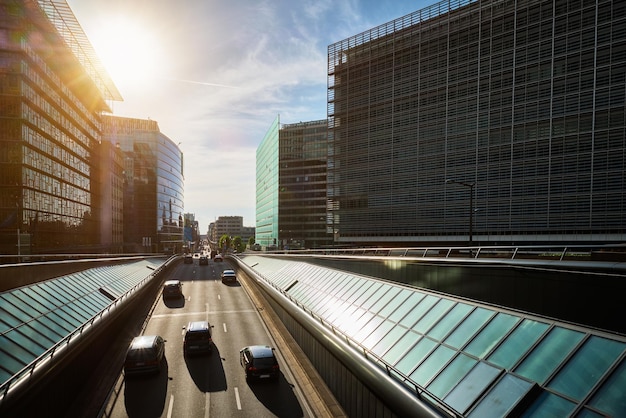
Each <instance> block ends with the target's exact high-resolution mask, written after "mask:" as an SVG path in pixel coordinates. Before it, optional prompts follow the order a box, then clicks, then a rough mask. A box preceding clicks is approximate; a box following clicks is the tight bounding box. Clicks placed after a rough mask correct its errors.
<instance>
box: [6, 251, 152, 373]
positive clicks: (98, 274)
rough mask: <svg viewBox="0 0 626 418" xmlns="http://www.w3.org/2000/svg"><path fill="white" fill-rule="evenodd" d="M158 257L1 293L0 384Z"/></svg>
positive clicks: (126, 287) (130, 285) (113, 296)
mask: <svg viewBox="0 0 626 418" xmlns="http://www.w3.org/2000/svg"><path fill="white" fill-rule="evenodd" d="M163 261H164V260H163V259H147V260H141V261H136V262H132V263H128V264H123V265H114V266H102V267H96V268H92V269H88V270H85V271H81V272H78V273H73V274H69V275H66V276H62V277H58V278H55V279H50V280H46V281H44V282H39V283H36V284H33V285H29V286H24V287H20V288H17V289H13V290H10V291H6V292H3V293H0V384H3V383H5V382H6V381H7V380H8V379H10V378H11V377H12V376H14V375H15V374H17V373H18V372H19V371H20V370H22V369H23V368H24V367H26V366H28V365H29V364H30V363H31V362H33V361H34V360H35V359H36V358H37V357H39V356H40V355H41V354H43V353H45V352H46V351H47V350H49V349H50V348H52V347H53V346H54V345H55V344H57V343H59V342H60V341H62V340H63V339H64V338H66V337H67V336H68V335H70V334H72V333H73V332H74V331H76V330H77V329H78V328H80V327H81V326H83V325H84V324H86V323H88V322H89V321H90V320H91V319H92V318H94V316H96V315H97V314H98V313H100V312H101V311H102V310H104V309H105V308H106V307H108V306H109V305H111V304H112V303H113V302H114V301H115V300H116V299H118V298H119V297H120V296H122V295H123V294H125V293H126V292H128V291H129V290H131V289H132V288H133V287H134V286H136V285H138V284H139V283H141V281H142V280H144V279H146V278H148V277H149V276H150V275H151V274H152V273H153V270H156V269H157V268H158V267H159V266H160V265H162V264H163Z"/></svg>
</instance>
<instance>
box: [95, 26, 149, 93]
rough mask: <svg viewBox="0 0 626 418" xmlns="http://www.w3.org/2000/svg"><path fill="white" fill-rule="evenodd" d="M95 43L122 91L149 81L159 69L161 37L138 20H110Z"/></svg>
mask: <svg viewBox="0 0 626 418" xmlns="http://www.w3.org/2000/svg"><path fill="white" fill-rule="evenodd" d="M91 43H92V44H93V46H94V49H95V50H96V54H97V55H98V57H99V58H100V61H102V63H103V65H104V67H105V68H106V70H107V72H108V73H109V75H110V76H111V78H112V79H113V82H114V83H115V84H116V85H117V86H118V88H120V89H122V90H123V89H124V87H127V86H132V87H134V88H136V87H137V86H140V85H146V84H148V83H149V82H150V81H152V80H154V78H155V77H156V73H157V72H158V71H159V65H160V64H161V63H160V62H159V61H160V60H159V52H160V44H159V42H158V37H157V35H156V33H155V32H153V31H151V30H150V29H149V28H147V27H145V26H142V25H141V24H140V22H138V21H136V20H132V21H131V20H129V19H125V18H117V19H113V20H112V21H109V22H108V23H107V27H106V28H105V30H103V31H101V32H100V33H98V34H97V35H96V36H95V37H93V39H91ZM122 94H123V93H122Z"/></svg>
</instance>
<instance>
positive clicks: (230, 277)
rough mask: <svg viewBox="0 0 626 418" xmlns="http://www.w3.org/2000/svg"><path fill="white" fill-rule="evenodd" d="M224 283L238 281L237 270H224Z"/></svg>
mask: <svg viewBox="0 0 626 418" xmlns="http://www.w3.org/2000/svg"><path fill="white" fill-rule="evenodd" d="M221 276H222V283H237V274H236V273H235V270H224V271H223V272H222V275H221Z"/></svg>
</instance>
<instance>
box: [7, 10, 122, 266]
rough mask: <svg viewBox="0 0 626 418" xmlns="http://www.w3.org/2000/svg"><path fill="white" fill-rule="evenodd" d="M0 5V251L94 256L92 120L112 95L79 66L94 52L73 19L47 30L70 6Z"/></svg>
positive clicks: (103, 78) (95, 134) (101, 77)
mask: <svg viewBox="0 0 626 418" xmlns="http://www.w3.org/2000/svg"><path fill="white" fill-rule="evenodd" d="M9 3H10V4H9ZM0 8H1V9H0V73H1V74H2V77H0V108H1V109H2V117H1V118H0V253H2V254H5V255H6V254H16V255H18V256H20V255H24V254H29V253H48V252H56V253H58V252H70V251H71V252H91V251H97V250H99V245H100V237H99V235H100V230H99V224H98V219H97V217H98V215H99V213H100V212H99V210H100V208H99V205H100V202H99V198H98V197H99V193H100V190H99V182H98V181H97V178H98V175H97V172H98V163H99V161H98V153H99V152H100V149H99V143H100V124H101V121H100V116H99V115H100V113H101V112H102V111H106V110H108V106H107V104H106V102H105V100H106V99H119V93H118V92H117V91H116V90H115V87H114V86H113V85H112V83H110V80H109V79H108V76H107V75H106V73H102V72H99V71H98V70H99V68H94V67H93V65H94V63H97V62H98V61H97V60H96V59H93V60H86V61H84V62H87V61H89V62H91V65H90V66H89V67H88V68H87V67H84V66H83V65H82V64H83V62H81V61H80V59H77V56H78V55H81V57H82V58H83V59H84V58H85V57H93V51H92V50H91V49H90V47H89V44H88V43H81V42H80V41H81V40H82V39H83V38H84V34H83V33H82V31H81V30H80V27H79V26H73V25H72V24H73V23H75V19H74V17H73V15H71V13H70V15H71V16H67V18H66V19H64V20H62V19H58V20H56V21H55V24H51V19H52V16H58V15H62V14H65V13H67V12H68V11H69V8H68V7H67V5H63V4H56V3H51V2H46V1H41V2H19V1H17V2H8V3H7V2H3V3H2V5H0ZM55 25H56V26H55ZM70 37H71V38H72V39H73V40H74V42H75V43H76V42H77V44H74V45H73V48H72V47H71V45H70V43H69V41H68V39H69V38H70ZM52 51H54V53H52ZM96 67H97V66H96ZM87 70H90V71H88V72H86V71H87ZM77 74H80V75H85V74H87V75H89V76H87V77H84V76H80V77H79V76H77Z"/></svg>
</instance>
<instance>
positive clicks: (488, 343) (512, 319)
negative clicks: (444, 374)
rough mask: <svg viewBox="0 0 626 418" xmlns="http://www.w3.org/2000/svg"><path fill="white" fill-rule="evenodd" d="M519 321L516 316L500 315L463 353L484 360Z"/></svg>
mask: <svg viewBox="0 0 626 418" xmlns="http://www.w3.org/2000/svg"><path fill="white" fill-rule="evenodd" d="M518 321H519V318H518V317H516V316H513V315H509V314H505V313H499V314H498V315H496V316H495V318H493V320H492V321H491V322H489V323H488V324H487V326H486V327H485V328H483V329H482V330H481V331H480V332H479V333H478V335H477V336H476V338H474V339H473V340H472V341H471V342H470V343H469V344H468V346H467V347H466V348H465V349H464V350H463V351H465V352H467V353H469V354H472V355H474V356H476V357H478V358H481V359H482V358H483V357H485V356H486V355H487V354H489V352H491V350H492V349H493V347H495V346H496V345H497V344H498V343H499V342H500V340H502V338H504V336H505V335H506V334H507V333H508V332H509V331H510V330H511V328H513V326H515V324H516V323H517V322H518Z"/></svg>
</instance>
